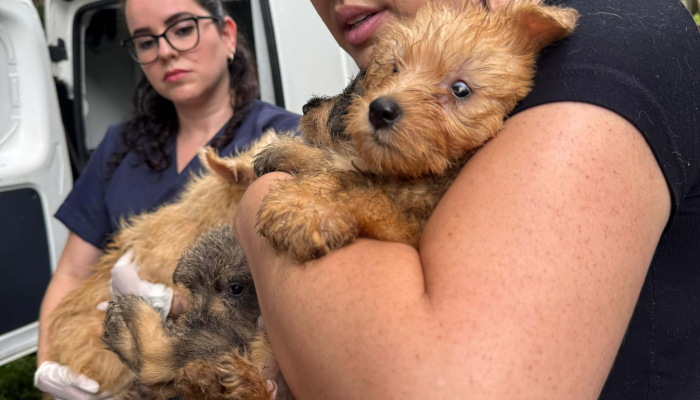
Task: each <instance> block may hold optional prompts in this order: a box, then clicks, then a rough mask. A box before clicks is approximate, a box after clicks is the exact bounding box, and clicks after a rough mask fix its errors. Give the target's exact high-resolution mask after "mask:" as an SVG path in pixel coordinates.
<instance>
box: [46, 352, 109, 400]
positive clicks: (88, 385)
mask: <svg viewBox="0 0 700 400" xmlns="http://www.w3.org/2000/svg"><path fill="white" fill-rule="evenodd" d="M34 386H36V387H37V388H38V389H39V390H41V391H42V392H45V393H48V394H50V395H51V396H53V397H54V398H55V399H56V400H104V399H111V397H110V394H109V393H108V392H100V391H99V390H100V385H99V384H98V383H97V382H95V381H94V380H92V379H90V378H88V377H87V376H85V375H76V374H75V373H73V372H72V371H71V370H70V369H68V367H66V366H65V365H61V364H58V363H55V362H53V361H45V362H43V363H42V364H41V366H39V368H38V369H37V370H36V372H35V373H34Z"/></svg>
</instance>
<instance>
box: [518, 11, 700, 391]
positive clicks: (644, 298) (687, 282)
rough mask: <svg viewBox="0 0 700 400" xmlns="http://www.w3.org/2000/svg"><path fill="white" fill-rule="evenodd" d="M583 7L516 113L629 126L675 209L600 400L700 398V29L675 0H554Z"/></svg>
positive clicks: (541, 63)
mask: <svg viewBox="0 0 700 400" xmlns="http://www.w3.org/2000/svg"><path fill="white" fill-rule="evenodd" d="M549 3H551V4H559V5H562V6H567V7H573V8H575V9H577V10H578V11H579V13H581V19H580V22H579V27H578V29H577V30H576V31H575V32H574V34H573V35H572V36H571V37H569V38H567V39H565V40H563V41H561V42H560V43H558V44H556V45H554V46H552V47H550V48H548V49H546V50H545V51H544V53H543V54H542V56H541V59H540V61H539V64H538V65H539V68H538V69H539V71H538V74H537V77H536V83H535V87H534V90H533V91H532V93H531V94H530V95H529V96H528V97H527V98H526V99H525V100H523V102H522V103H521V104H520V105H519V106H518V107H517V108H516V110H515V111H514V113H517V112H519V111H522V110H525V109H527V108H530V107H534V106H537V105H540V104H544V103H551V102H557V101H578V102H584V103H592V104H595V105H598V106H602V107H604V108H606V109H609V110H611V111H613V112H615V113H617V114H619V115H620V116H622V117H624V118H625V119H627V120H628V121H629V122H631V123H632V124H634V126H635V127H637V129H638V130H639V131H640V132H641V133H642V134H643V135H644V137H645V138H646V140H647V142H648V143H649V146H650V147H651V149H652V150H653V153H654V155H655V157H656V161H657V162H658V163H659V166H660V167H661V170H662V171H663V174H664V177H665V178H666V182H667V184H668V187H669V191H670V193H671V196H672V210H671V217H670V219H669V221H668V224H667V226H666V229H665V231H664V234H663V236H662V237H661V240H660V242H659V245H658V247H657V249H656V253H655V255H654V258H653V261H652V263H651V265H650V267H649V270H648V273H647V276H646V280H645V282H644V286H643V288H642V291H641V293H640V296H639V299H638V302H637V306H636V309H635V311H634V314H633V316H632V319H631V321H630V323H629V327H628V330H627V333H626V335H625V337H624V340H623V343H622V346H621V347H620V349H619V352H618V354H617V358H616V360H615V363H614V365H613V367H612V370H611V372H610V375H609V376H608V380H607V382H606V384H605V387H604V388H603V392H602V394H601V395H600V399H601V400H620V399H634V400H640V399H659V400H683V399H688V400H690V399H694V400H695V399H700V32H699V31H698V28H697V27H696V25H695V23H694V21H693V19H692V17H691V15H690V13H688V11H687V10H686V9H685V8H684V7H683V6H682V5H681V4H680V3H679V2H678V0H635V1H613V0H553V1H550V2H549Z"/></svg>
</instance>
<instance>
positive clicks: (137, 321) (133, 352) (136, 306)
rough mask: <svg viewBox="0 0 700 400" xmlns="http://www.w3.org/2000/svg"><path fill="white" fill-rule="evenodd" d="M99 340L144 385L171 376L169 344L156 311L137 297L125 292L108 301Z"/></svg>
mask: <svg viewBox="0 0 700 400" xmlns="http://www.w3.org/2000/svg"><path fill="white" fill-rule="evenodd" d="M102 342H103V343H105V345H106V346H107V349H108V350H111V351H113V352H114V353H116V354H117V355H118V356H119V359H120V360H122V362H123V363H124V364H125V365H126V366H127V367H129V368H130V369H131V370H132V371H134V372H135V373H136V375H137V376H138V378H139V380H140V381H141V382H142V383H144V384H145V385H152V384H156V383H161V382H167V381H169V380H171V379H172V378H173V376H174V370H173V367H172V365H173V345H172V342H171V340H170V337H169V336H168V333H167V332H166V330H165V327H164V326H163V322H162V319H161V315H160V311H158V310H157V309H155V308H153V306H152V305H151V304H149V303H148V302H147V301H146V300H144V299H143V298H141V297H139V296H134V295H131V294H125V295H123V296H121V297H120V298H119V301H118V302H117V303H114V302H112V303H110V307H109V308H108V309H107V316H106V317H105V322H104V333H103V336H102Z"/></svg>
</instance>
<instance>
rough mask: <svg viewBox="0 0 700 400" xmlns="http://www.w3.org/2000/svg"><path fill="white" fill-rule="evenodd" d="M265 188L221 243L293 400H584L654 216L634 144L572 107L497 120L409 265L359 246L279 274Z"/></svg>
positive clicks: (617, 337) (612, 123) (266, 180)
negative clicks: (238, 264)
mask: <svg viewBox="0 0 700 400" xmlns="http://www.w3.org/2000/svg"><path fill="white" fill-rule="evenodd" d="M277 178H279V175H277V176H275V175H270V176H265V177H263V178H261V179H260V180H259V181H257V182H255V183H254V185H253V186H252V187H251V189H249V190H248V192H247V193H246V195H245V197H244V199H243V202H242V204H241V206H240V208H239V211H238V213H237V215H236V220H235V227H236V233H237V237H238V239H239V242H240V243H241V245H242V246H243V248H244V250H245V253H246V256H247V257H248V259H249V262H250V265H251V268H252V271H253V276H254V278H255V282H256V288H257V290H258V296H259V298H260V303H261V306H262V310H263V314H264V316H265V325H266V326H267V328H268V332H269V334H270V338H271V341H272V344H273V348H274V350H275V353H276V356H277V358H278V361H279V364H280V367H281V369H282V371H283V373H284V374H285V377H286V378H287V381H288V382H289V384H290V386H291V388H292V390H293V391H294V392H295V394H296V395H297V396H298V398H300V399H320V398H333V399H343V398H347V399H354V398H417V399H422V398H464V397H465V394H468V396H466V397H468V398H470V399H479V400H481V399H503V398H538V399H541V398H551V399H558V398H566V399H595V398H597V396H598V394H599V393H600V390H601V389H602V386H603V383H604V381H605V378H606V377H607V374H608V373H609V370H610V367H611V365H612V361H613V359H614V357H615V354H616V352H617V349H618V348H619V345H620V342H621V340H622V337H623V334H624V332H625V329H626V327H627V324H628V322H629V319H630V316H631V313H632V310H633V308H634V305H635V302H636V300H637V297H638V295H639V291H640V288H641V286H642V283H643V280H644V276H645V274H646V271H647V269H648V266H649V263H650V262H651V258H652V255H653V253H654V250H655V248H656V245H657V243H658V240H659V237H660V235H661V232H662V230H663V228H664V225H665V223H666V221H667V219H668V213H669V209H670V196H669V193H668V189H667V186H666V183H665V181H664V178H663V176H662V174H661V171H660V169H659V167H658V165H657V163H656V161H655V159H654V157H653V155H652V153H651V151H650V149H649V148H648V146H647V144H646V142H645V141H644V139H643V137H642V136H641V134H639V132H638V131H637V130H636V129H635V128H634V127H633V126H632V125H630V124H629V123H628V122H627V121H625V120H624V119H622V118H621V117H619V116H617V115H616V114H613V113H612V112H609V111H607V110H604V109H601V108H598V107H595V106H591V105H584V104H576V103H556V104H549V105H544V106H540V107H537V108H533V109H530V110H528V111H525V112H523V113H520V114H518V115H516V116H515V117H513V118H512V119H510V120H509V121H508V122H507V124H506V127H505V128H504V130H503V131H502V132H501V133H500V134H499V136H498V137H496V138H495V139H494V140H492V141H491V142H490V143H488V145H487V146H485V147H484V148H483V149H482V150H481V151H480V152H479V153H478V154H477V155H476V156H475V157H474V158H473V159H472V160H471V161H470V162H469V163H468V164H467V166H466V167H465V168H464V169H463V170H462V172H461V174H460V175H459V177H458V179H457V180H456V181H455V183H454V184H453V185H452V187H451V188H450V190H449V191H448V192H447V194H446V195H445V197H444V198H443V200H442V201H441V203H440V205H439V206H438V208H437V209H436V210H435V213H434V214H433V216H432V217H431V219H430V221H429V223H428V225H427V227H426V229H425V231H424V234H423V236H422V238H421V243H420V247H419V249H420V254H418V253H417V252H415V251H414V250H412V249H411V248H409V247H407V246H403V245H399V244H394V243H382V242H376V241H369V240H362V241H359V242H357V243H355V244H353V245H351V246H348V247H345V248H343V249H341V250H339V251H336V252H333V253H331V254H330V255H329V256H327V257H325V258H323V259H321V260H318V261H314V262H310V263H308V264H307V265H306V266H305V267H300V266H297V265H293V263H292V262H290V261H289V260H287V259H286V258H284V257H282V256H277V255H275V254H274V252H273V251H272V250H271V249H270V247H269V246H268V245H267V243H266V242H265V241H264V240H263V239H262V238H261V237H260V236H258V235H257V233H256V232H257V230H256V228H255V226H254V225H255V211H256V210H257V208H258V207H259V204H260V201H261V199H262V198H263V197H264V194H265V193H266V192H267V190H268V188H269V186H270V185H272V184H274V180H275V179H277Z"/></svg>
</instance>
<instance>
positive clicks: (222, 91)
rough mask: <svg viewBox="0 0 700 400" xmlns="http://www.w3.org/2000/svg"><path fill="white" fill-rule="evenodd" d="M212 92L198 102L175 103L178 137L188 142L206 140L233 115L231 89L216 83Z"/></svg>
mask: <svg viewBox="0 0 700 400" xmlns="http://www.w3.org/2000/svg"><path fill="white" fill-rule="evenodd" d="M217 86H218V87H217V88H216V89H215V90H214V92H213V93H210V94H209V95H205V96H203V97H204V98H205V99H206V100H205V101H202V102H200V103H195V104H188V105H177V104H175V109H176V110H177V116H178V122H179V128H180V129H179V132H178V137H179V138H181V139H185V141H187V142H190V141H194V142H202V141H203V142H204V143H206V142H208V141H209V139H211V138H212V137H214V135H216V133H217V132H218V131H219V130H220V129H221V127H223V126H224V124H226V122H227V121H228V120H230V119H231V117H232V116H233V107H232V105H231V91H230V89H229V86H228V85H223V84H221V85H217Z"/></svg>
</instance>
